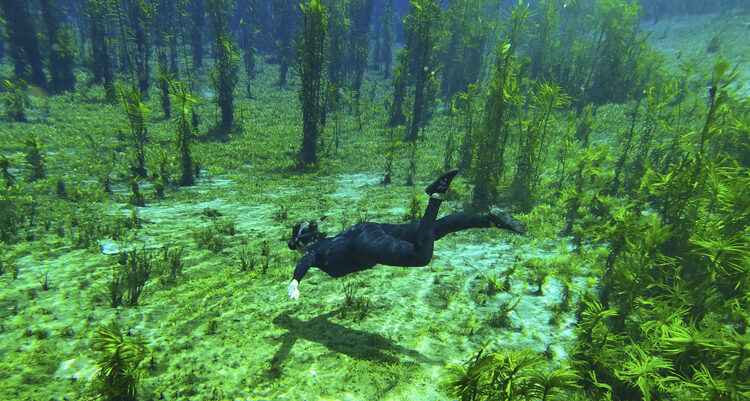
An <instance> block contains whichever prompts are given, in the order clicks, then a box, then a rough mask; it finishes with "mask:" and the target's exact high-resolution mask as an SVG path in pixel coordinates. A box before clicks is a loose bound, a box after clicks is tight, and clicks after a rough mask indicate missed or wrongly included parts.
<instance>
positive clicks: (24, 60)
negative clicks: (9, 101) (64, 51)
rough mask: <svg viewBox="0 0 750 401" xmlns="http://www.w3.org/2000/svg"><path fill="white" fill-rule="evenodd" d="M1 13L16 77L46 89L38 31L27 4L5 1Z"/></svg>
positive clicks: (0, 9)
mask: <svg viewBox="0 0 750 401" xmlns="http://www.w3.org/2000/svg"><path fill="white" fill-rule="evenodd" d="M0 12H2V16H3V24H4V26H5V33H6V35H7V36H8V42H9V45H10V57H11V59H12V60H13V71H14V73H15V75H16V76H17V77H18V78H19V79H22V80H24V81H26V82H28V83H30V84H33V85H38V86H40V87H42V88H44V87H46V86H47V77H46V75H45V74H44V70H43V62H42V54H41V52H40V47H39V39H38V37H37V31H36V29H35V26H34V24H33V23H32V18H31V16H30V15H29V14H28V11H27V9H26V7H25V4H23V3H21V2H16V1H4V2H3V3H2V6H0Z"/></svg>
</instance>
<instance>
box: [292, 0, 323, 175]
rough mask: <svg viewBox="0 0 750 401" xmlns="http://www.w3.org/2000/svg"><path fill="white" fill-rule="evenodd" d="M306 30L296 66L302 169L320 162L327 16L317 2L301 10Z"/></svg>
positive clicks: (300, 44) (312, 2)
mask: <svg viewBox="0 0 750 401" xmlns="http://www.w3.org/2000/svg"><path fill="white" fill-rule="evenodd" d="M302 13H303V14H304V24H303V30H302V34H301V37H300V41H299V44H298V53H299V62H298V64H297V66H296V69H297V73H298V74H299V76H300V79H301V81H302V85H301V87H300V90H299V100H300V103H301V105H302V147H301V148H300V152H299V161H300V165H303V166H310V165H313V164H315V163H316V162H317V160H318V155H317V139H318V134H319V131H320V113H321V100H322V98H321V95H322V92H321V85H322V80H323V71H324V67H325V37H326V24H327V20H328V17H327V13H326V9H325V7H324V6H323V4H322V3H321V2H319V1H318V0H310V1H309V2H308V3H307V4H306V5H304V7H302Z"/></svg>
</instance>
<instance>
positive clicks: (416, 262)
mask: <svg viewBox="0 0 750 401" xmlns="http://www.w3.org/2000/svg"><path fill="white" fill-rule="evenodd" d="M456 174H458V169H456V168H454V169H452V170H449V171H448V172H446V173H445V174H443V175H442V176H440V178H438V179H437V180H435V182H433V183H432V184H430V185H429V186H428V187H427V189H426V190H425V191H426V192H427V194H428V195H430V200H429V202H428V204H427V208H426V209H425V211H424V215H423V216H422V219H421V220H420V221H419V223H418V224H381V223H372V222H362V223H358V224H356V225H354V226H352V227H350V228H348V229H346V230H344V231H343V232H341V233H339V234H338V235H336V236H335V237H332V238H327V237H326V233H323V232H320V231H319V230H318V224H319V223H320V222H321V221H322V220H323V219H325V217H323V218H321V219H318V220H313V221H309V222H302V223H297V224H296V225H295V226H294V227H293V228H292V239H291V241H289V244H288V245H289V249H292V250H298V251H300V252H302V253H303V256H302V258H301V259H300V260H299V262H298V263H297V267H296V268H295V269H294V276H293V278H292V282H291V283H290V284H289V286H288V287H287V293H288V294H289V297H290V298H292V299H298V298H299V289H298V285H299V283H300V281H302V278H303V277H304V276H305V274H306V273H307V271H308V270H309V269H310V267H313V266H314V267H317V268H319V269H320V270H323V271H324V272H326V273H327V274H328V275H329V276H331V277H342V276H345V275H347V274H349V273H354V272H358V271H361V270H366V269H370V268H372V267H373V266H375V265H376V264H382V265H390V266H402V267H419V266H426V265H427V264H428V263H429V262H430V259H432V250H433V242H435V241H437V240H439V239H440V238H442V237H444V236H445V235H446V234H450V233H453V232H456V231H461V230H466V229H470V228H481V227H497V228H501V229H505V230H509V231H512V232H515V233H518V234H523V233H524V232H525V231H526V226H525V225H524V224H523V223H522V222H520V221H518V220H517V219H515V218H514V217H513V216H511V215H509V214H507V213H505V212H503V211H501V210H500V209H497V208H493V209H492V211H491V212H490V214H488V215H469V214H451V215H448V216H445V217H443V218H441V219H439V220H437V214H438V209H439V208H440V204H441V203H442V202H443V200H444V199H445V194H446V193H447V192H448V188H449V186H450V183H451V181H452V180H453V178H454V177H455V176H456Z"/></svg>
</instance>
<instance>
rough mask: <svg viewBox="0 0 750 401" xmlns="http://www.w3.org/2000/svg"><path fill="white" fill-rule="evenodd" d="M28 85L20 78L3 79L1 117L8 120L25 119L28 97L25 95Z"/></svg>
mask: <svg viewBox="0 0 750 401" xmlns="http://www.w3.org/2000/svg"><path fill="white" fill-rule="evenodd" d="M27 86H28V85H27V84H26V82H25V81H24V80H22V79H15V80H12V79H5V80H3V84H2V88H3V91H5V93H4V94H3V119H5V120H8V121H21V122H23V121H26V106H27V105H28V104H29V97H28V96H27V95H26V87H27Z"/></svg>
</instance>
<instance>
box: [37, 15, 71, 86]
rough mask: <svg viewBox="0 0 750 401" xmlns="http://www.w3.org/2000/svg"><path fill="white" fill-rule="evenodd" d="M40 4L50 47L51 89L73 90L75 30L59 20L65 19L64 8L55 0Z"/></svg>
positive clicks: (48, 65) (48, 66)
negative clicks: (63, 16)
mask: <svg viewBox="0 0 750 401" xmlns="http://www.w3.org/2000/svg"><path fill="white" fill-rule="evenodd" d="M39 6H40V8H41V11H42V20H43V21H44V25H45V31H46V32H45V33H46V39H47V47H48V49H49V58H48V62H47V68H48V69H49V73H50V89H51V90H52V91H53V92H55V93H60V92H63V91H72V90H73V89H74V88H75V81H76V79H75V75H73V64H74V62H75V60H74V55H75V48H74V43H73V31H72V29H71V27H70V26H68V25H67V24H60V22H59V21H61V20H63V18H62V10H61V9H60V7H59V6H58V5H57V4H56V2H55V1H53V0H43V1H40V2H39Z"/></svg>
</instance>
